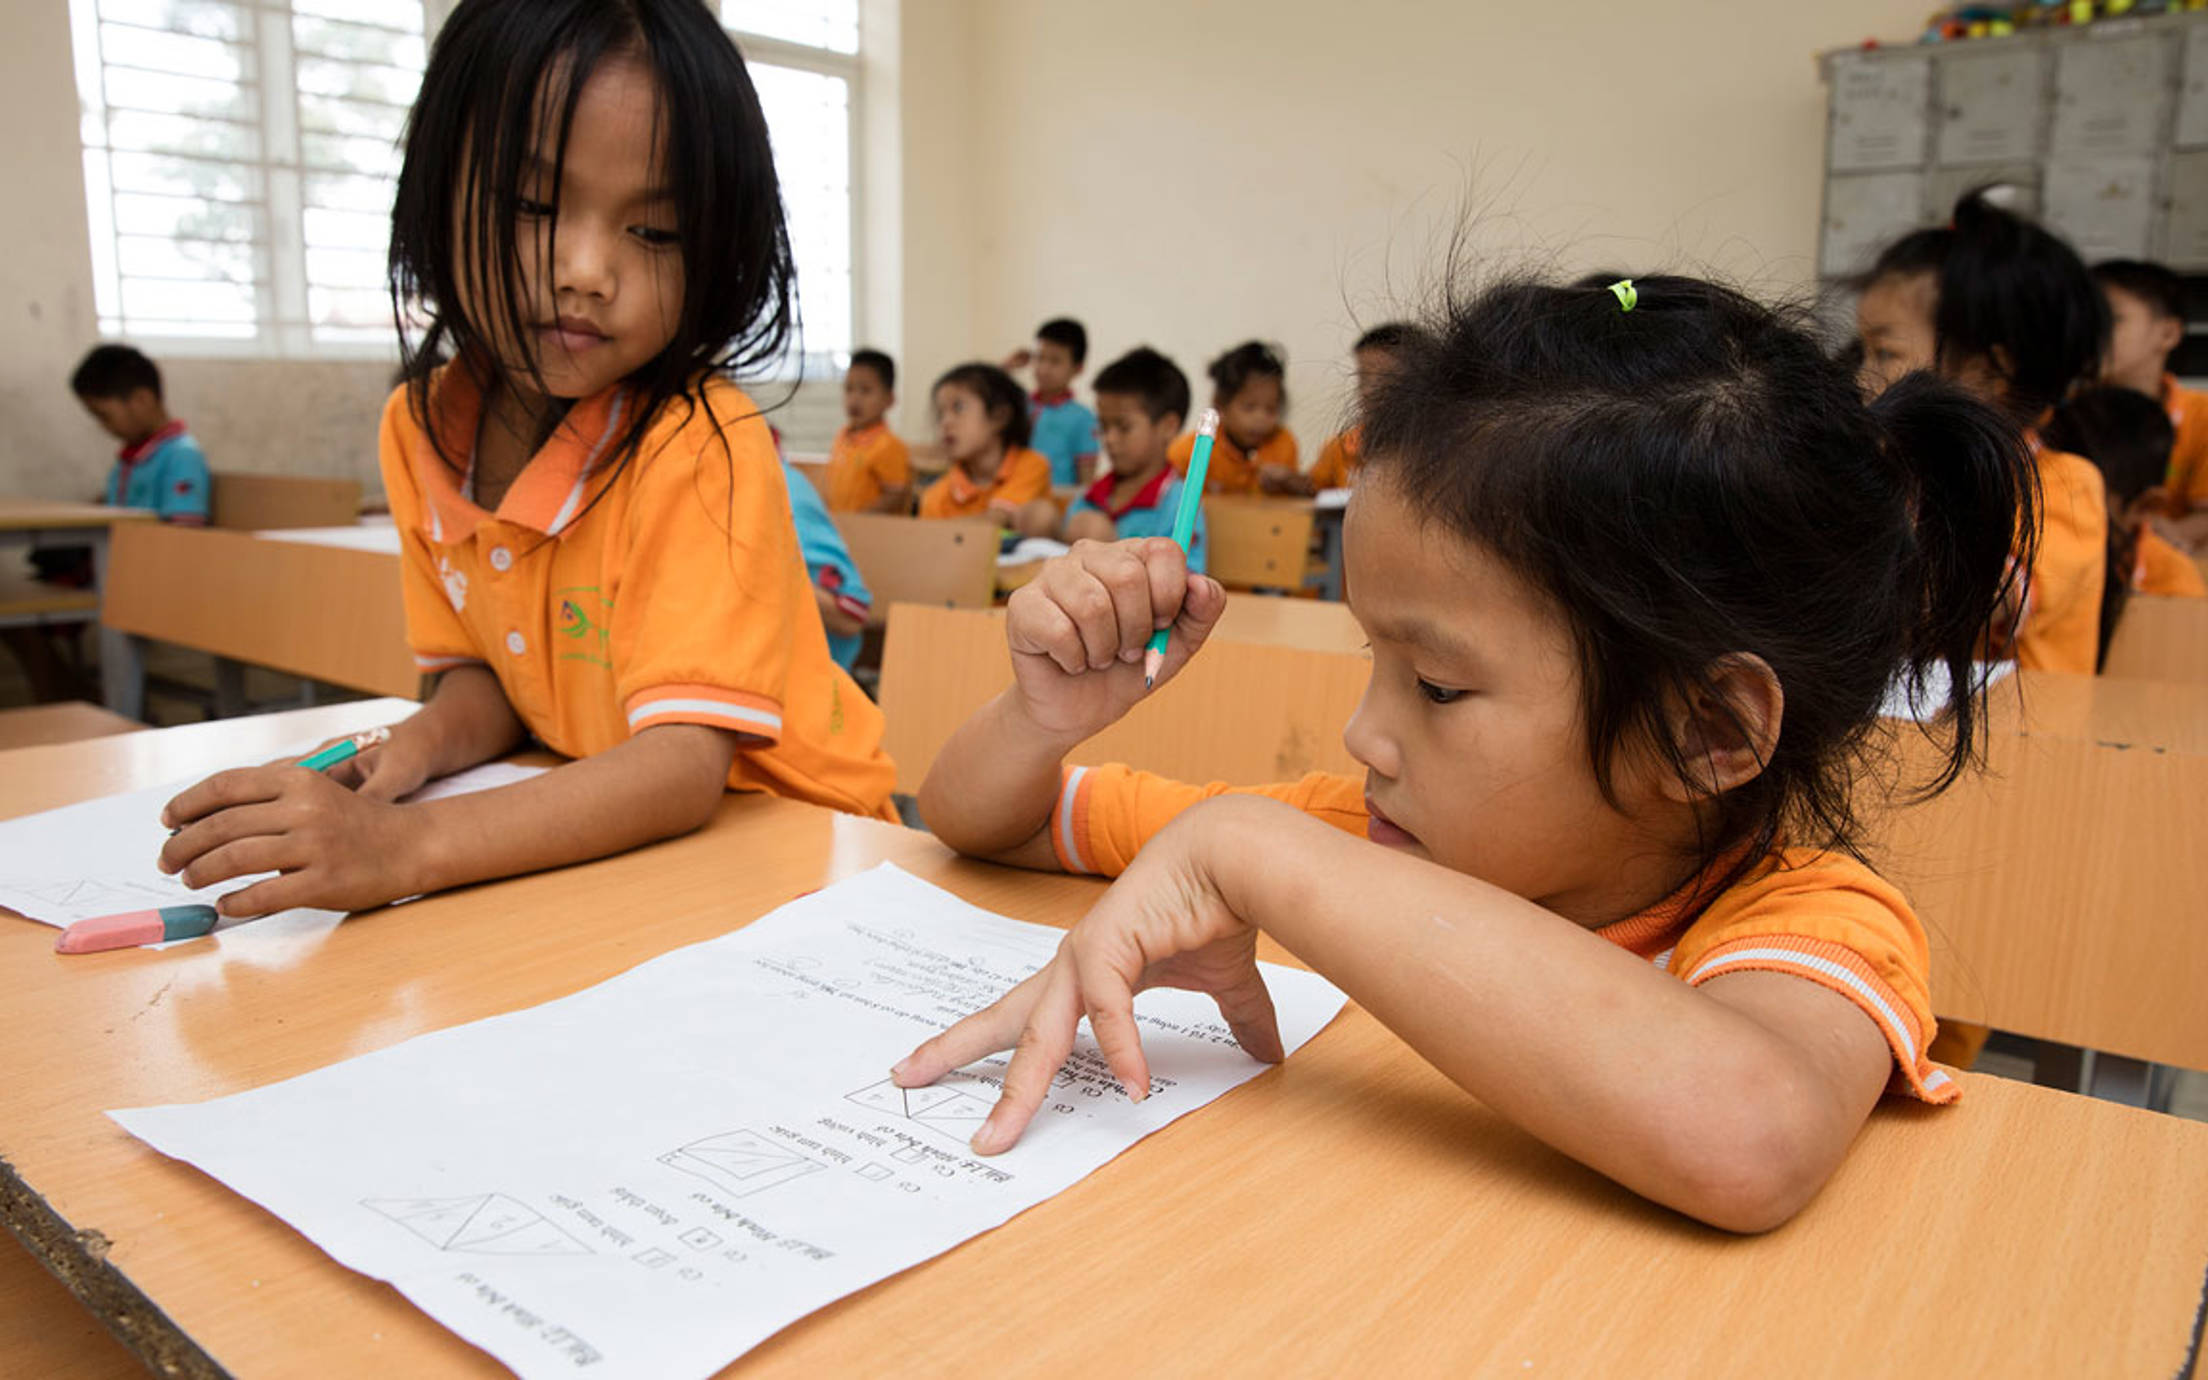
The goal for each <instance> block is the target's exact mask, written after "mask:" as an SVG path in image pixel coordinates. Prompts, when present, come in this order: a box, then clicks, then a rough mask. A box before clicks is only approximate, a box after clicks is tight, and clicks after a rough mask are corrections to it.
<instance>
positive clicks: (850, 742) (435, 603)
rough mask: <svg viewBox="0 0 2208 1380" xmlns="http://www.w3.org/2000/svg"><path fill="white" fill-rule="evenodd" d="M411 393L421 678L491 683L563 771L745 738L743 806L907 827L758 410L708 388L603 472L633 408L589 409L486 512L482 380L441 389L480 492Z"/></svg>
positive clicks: (397, 499)
mask: <svg viewBox="0 0 2208 1380" xmlns="http://www.w3.org/2000/svg"><path fill="white" fill-rule="evenodd" d="M407 392H408V390H407V389H406V388H404V387H401V388H400V389H398V390H397V391H395V392H393V393H392V395H391V398H390V401H389V402H388V403H386V404H385V406H384V409H383V431H382V443H381V451H382V457H381V458H382V462H383V482H384V488H385V491H386V493H387V494H388V495H389V497H390V501H391V515H392V517H393V519H394V520H395V521H396V523H397V526H398V529H399V533H400V540H401V554H402V577H401V578H402V584H403V589H404V593H405V599H406V627H407V640H408V641H409V642H410V643H412V644H413V649H414V659H415V663H416V664H417V665H419V666H420V667H421V668H422V669H423V670H425V671H438V670H444V669H447V668H449V667H453V666H458V665H464V664H469V663H480V664H483V665H486V666H488V667H489V668H490V669H491V671H492V673H493V674H495V675H496V676H497V677H498V681H499V685H500V687H501V688H502V689H503V690H504V691H505V694H506V699H507V702H508V703H510V704H512V705H513V707H514V712H515V713H516V714H518V715H519V716H520V717H521V720H522V722H523V723H525V724H527V725H528V726H529V731H530V732H531V733H533V734H535V735H536V736H537V737H538V738H539V739H541V740H542V741H543V742H544V743H545V745H546V746H548V747H550V748H552V749H553V750H554V751H556V752H559V753H562V754H564V755H566V756H569V757H587V756H589V755H590V754H592V753H595V752H604V751H605V750H606V749H608V748H611V747H613V746H614V745H616V744H618V743H620V742H623V741H625V740H626V739H627V738H629V737H630V736H631V735H632V734H634V733H636V732H637V731H638V730H640V729H645V728H651V727H654V726H656V725H659V724H678V723H691V724H705V725H708V726H710V727H713V728H722V729H728V730H731V731H733V732H735V733H737V734H739V735H740V737H739V738H738V744H739V747H738V751H737V753H736V758H735V761H734V762H733V763H732V764H731V765H730V767H729V772H728V785H729V789H731V790H740V791H766V792H768V793H770V794H773V795H779V796H787V797H789V798H791V799H796V800H805V801H811V802H812V803H814V804H818V805H827V806H831V807H833V808H835V809H839V810H847V811H850V812H852V813H854V814H866V815H875V816H879V817H881V818H885V819H892V818H895V815H894V814H893V813H891V810H890V805H889V796H890V791H891V789H892V787H893V785H894V783H895V777H896V772H895V768H894V767H893V766H892V765H891V763H890V760H889V758H888V756H887V755H885V754H884V753H883V751H882V746H881V743H882V715H881V711H880V710H879V709H877V708H876V707H875V706H874V702H873V701H872V700H869V699H868V698H867V697H866V695H865V694H864V693H863V692H861V691H860V690H859V688H858V686H857V685H856V684H854V683H853V682H852V681H851V679H850V678H849V677H848V676H846V675H845V674H844V672H843V669H842V668H841V667H839V666H837V665H836V663H835V661H834V659H833V658H832V657H830V656H829V654H828V641H827V636H826V634H825V633H824V632H823V631H822V629H821V623H820V615H819V612H818V609H817V607H816V605H815V603H814V599H813V592H812V587H811V584H810V582H809V580H808V579H807V576H806V572H805V566H804V562H803V559H802V557H801V556H800V555H799V553H798V544H797V531H796V527H795V525H794V523H793V520H792V518H791V516H790V503H789V491H788V490H787V488H785V487H784V481H783V478H782V473H781V469H780V465H779V461H778V460H777V458H776V454H775V447H774V440H773V437H772V436H771V435H770V434H769V433H768V431H767V424H766V422H765V421H763V420H762V419H761V418H760V416H759V414H758V409H757V408H756V407H754V406H753V405H752V402H751V400H750V399H749V398H747V397H745V396H744V394H743V393H742V392H740V391H739V390H738V389H736V388H735V387H734V386H733V385H730V384H728V383H726V382H723V381H720V380H712V381H710V382H708V383H706V384H705V386H704V390H703V394H702V400H701V401H699V402H698V405H697V406H696V407H695V408H692V409H685V408H684V407H683V406H682V405H681V404H680V403H679V402H678V403H676V404H674V405H671V406H669V407H668V408H667V409H665V411H664V413H663V415H661V416H660V417H659V418H657V419H655V420H654V421H653V423H652V426H651V429H650V430H649V431H648V432H647V433H646V434H645V436H644V438H643V443H642V445H641V447H640V448H639V450H638V452H637V454H636V455H635V456H634V457H633V458H631V459H630V460H629V462H628V463H627V464H625V465H621V466H619V467H618V468H615V467H613V466H612V465H610V464H609V463H607V457H608V454H609V452H610V451H611V450H612V448H613V447H614V446H615V445H616V444H617V443H618V441H619V438H620V437H621V435H622V433H623V430H624V428H625V426H626V423H627V421H628V415H627V409H628V407H629V406H630V405H631V402H632V395H631V394H630V393H629V391H628V390H626V389H625V388H621V387H615V388H611V389H608V390H607V391H606V392H604V393H600V394H598V395H597V396H595V397H592V398H586V399H584V400H582V401H580V402H577V403H576V404H575V405H574V407H573V408H571V409H570V410H569V412H568V414H567V416H566V417H565V418H564V419H563V420H562V421H561V422H560V424H559V426H558V428H557V429H556V430H555V431H554V433H553V435H552V439H551V440H549V441H547V442H546V443H545V444H544V447H543V448H542V449H541V450H539V451H538V452H537V453H536V454H535V455H534V456H532V457H531V458H530V460H529V463H528V465H527V466H526V467H525V468H523V470H522V471H521V473H520V474H519V475H517V476H516V477H515V479H514V481H513V484H512V485H511V487H509V488H508V489H507V491H506V495H505V497H504V499H503V500H501V502H500V503H499V505H498V511H497V512H496V513H487V512H485V511H484V510H483V509H481V508H479V507H477V506H476V505H475V503H474V502H473V501H472V499H471V497H470V495H471V493H472V491H473V488H474V485H473V479H472V469H473V453H472V446H473V440H474V437H475V434H476V422H477V418H478V416H479V414H480V411H481V407H482V398H481V393H480V390H479V389H478V387H477V385H476V384H475V382H474V381H473V380H472V379H470V378H469V377H468V376H467V375H466V373H465V372H464V371H462V370H459V369H456V368H453V367H452V366H447V367H446V368H445V369H443V370H442V371H440V372H439V374H438V375H437V377H436V378H435V379H434V380H433V381H432V383H431V391H430V406H431V407H432V408H433V409H435V410H436V411H437V414H438V417H439V419H440V422H439V427H438V435H439V438H440V439H442V440H444V441H445V443H446V446H447V449H448V450H455V452H456V453H455V459H456V461H458V462H459V463H461V464H462V465H464V466H466V467H467V469H468V471H469V473H468V474H466V475H462V474H456V473H455V472H454V470H453V469H452V467H451V466H449V465H448V464H447V463H446V462H445V460H444V459H443V458H441V457H440V456H439V455H438V454H437V452H436V451H435V450H434V449H432V447H431V445H430V443H429V438H428V436H427V435H426V434H425V430H424V427H423V424H422V419H421V418H420V417H419V416H418V415H416V413H415V411H414V409H413V407H412V406H411V403H410V400H409V398H408V396H407ZM709 408H710V413H711V415H708V409H709ZM452 438H464V444H465V445H466V446H467V447H468V448H469V449H468V450H467V452H466V453H459V452H458V451H457V448H456V447H455V443H454V441H453V439H452ZM724 443H725V450H724Z"/></svg>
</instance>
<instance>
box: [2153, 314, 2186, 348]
mask: <svg viewBox="0 0 2208 1380" xmlns="http://www.w3.org/2000/svg"><path fill="white" fill-rule="evenodd" d="M2184 338H2185V323H2184V322H2182V321H2180V320H2178V319H2177V318H2176V317H2174V316H2157V317H2156V318H2155V319H2154V348H2155V349H2157V350H2160V351H2161V352H2162V353H2163V355H2164V356H2167V355H2168V354H2169V353H2170V351H2172V350H2174V349H2176V348H2177V346H2178V342H2179V341H2182V340H2183V339H2184Z"/></svg>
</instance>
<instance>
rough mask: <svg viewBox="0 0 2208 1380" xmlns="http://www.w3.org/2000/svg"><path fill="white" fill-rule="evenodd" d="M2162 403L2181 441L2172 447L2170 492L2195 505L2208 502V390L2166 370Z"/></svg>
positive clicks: (2178, 440)
mask: <svg viewBox="0 0 2208 1380" xmlns="http://www.w3.org/2000/svg"><path fill="white" fill-rule="evenodd" d="M2162 406H2163V408H2164V409H2165V410H2166V411H2168V412H2169V414H2170V425H2171V426H2174V427H2176V428H2177V444H2175V445H2173V446H2171V447H2170V472H2169V486H2170V492H2171V493H2173V494H2175V495H2176V496H2178V497H2179V498H2182V499H2184V500H2185V502H2186V503H2187V504H2188V505H2191V506H2195V507H2197V506H2200V505H2202V504H2208V394H2202V393H2195V392H2194V391H2193V390H2192V389H2190V388H2186V387H2184V386H2182V385H2181V384H2179V383H2178V381H2177V376H2176V375H2174V374H2164V375H2163V376H2162Z"/></svg>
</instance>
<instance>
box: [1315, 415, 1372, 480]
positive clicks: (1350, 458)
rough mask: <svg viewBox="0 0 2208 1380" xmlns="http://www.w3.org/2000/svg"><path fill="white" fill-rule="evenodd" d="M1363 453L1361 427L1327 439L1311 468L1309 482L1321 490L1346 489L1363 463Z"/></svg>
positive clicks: (1362, 432)
mask: <svg viewBox="0 0 2208 1380" xmlns="http://www.w3.org/2000/svg"><path fill="white" fill-rule="evenodd" d="M1364 451H1365V429H1364V428H1363V427H1361V426H1353V427H1351V428H1350V429H1349V430H1347V431H1344V432H1341V433H1339V434H1338V435H1334V436H1330V437H1328V438H1327V441H1326V444H1325V445H1323V446H1321V447H1319V458H1318V460H1317V462H1316V463H1314V464H1313V465H1312V466H1311V482H1312V483H1313V484H1315V485H1317V486H1318V487H1319V488H1322V489H1346V488H1348V487H1349V481H1350V480H1351V479H1353V478H1355V477H1356V474H1357V467H1358V466H1360V465H1362V464H1364V463H1365V455H1364Z"/></svg>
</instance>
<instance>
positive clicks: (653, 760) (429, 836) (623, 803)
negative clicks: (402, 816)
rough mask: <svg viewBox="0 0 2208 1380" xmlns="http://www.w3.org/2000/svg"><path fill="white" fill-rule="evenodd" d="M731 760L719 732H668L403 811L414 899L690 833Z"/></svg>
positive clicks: (716, 799) (730, 742)
mask: <svg viewBox="0 0 2208 1380" xmlns="http://www.w3.org/2000/svg"><path fill="white" fill-rule="evenodd" d="M735 750H736V740H735V737H734V735H732V734H729V733H727V732H724V731H723V730H721V729H717V728H707V727H704V726H702V725H698V724H666V725H662V726H660V727H658V728H647V729H645V730H643V731H642V732H640V733H638V734H637V735H636V736H635V737H633V738H630V739H629V740H628V741H626V742H624V743H621V744H618V745H617V746H615V747H612V748H609V749H607V750H606V751H604V752H601V753H598V754H596V755H595V756H591V757H585V758H581V759H579V760H577V761H574V762H569V763H567V764H566V765H564V766H561V767H557V768H555V769H553V770H551V771H548V772H546V773H544V774H543V775H542V776H536V777H532V778H530V779H529V780H527V781H522V782H518V783H516V784H515V785H512V786H506V787H502V788H500V789H497V790H491V791H481V792H477V793H475V794H472V795H463V796H452V797H448V798H446V799H443V800H434V801H430V802H428V803H426V804H423V805H417V806H408V807H405V808H407V809H409V810H418V811H420V812H421V814H420V817H419V818H418V819H417V821H416V823H417V825H418V826H419V827H418V828H417V829H416V830H415V831H414V836H415V838H416V839H417V840H418V846H419V849H420V854H419V857H418V859H417V880H418V882H419V885H418V886H417V888H416V889H417V890H422V891H442V890H445V889H447V888H449V887H455V886H465V885H467V884H468V883H470V882H480V881H486V880H489V879H491V878H494V877H511V876H515V875H517V874H519V873H523V872H536V871H541V870H542V869H544V868H548V867H564V866H566V865H568V864H570V863H577V862H584V861H587V860H589V859H591V858H601V857H605V856H607V855H609V854H613V853H620V852H624V851H626V850H628V849H631V848H636V847H639V846H641V845H643V844H647V843H652V842H655V841H657V840H659V839H663V838H671V837H673V836H675V835H677V834H684V833H688V832H689V831H691V830H692V829H696V828H698V827H699V826H700V825H702V824H704V823H705V822H706V821H707V820H708V819H711V818H712V816H713V811H714V809H715V807H717V806H718V805H719V803H720V799H721V794H722V792H723V790H724V789H725V788H726V785H727V781H728V767H729V763H730V761H731V760H732V759H733V757H734V756H735Z"/></svg>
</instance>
